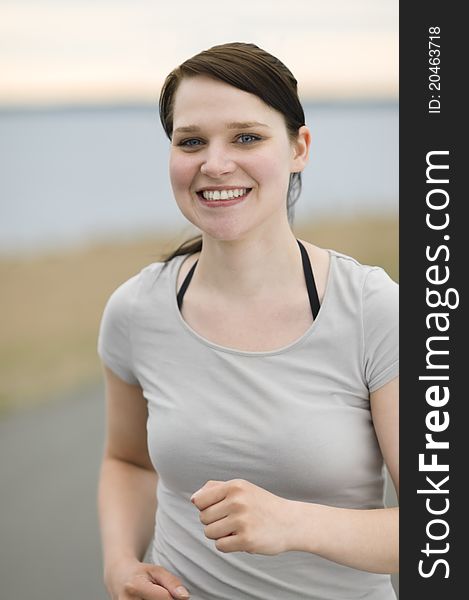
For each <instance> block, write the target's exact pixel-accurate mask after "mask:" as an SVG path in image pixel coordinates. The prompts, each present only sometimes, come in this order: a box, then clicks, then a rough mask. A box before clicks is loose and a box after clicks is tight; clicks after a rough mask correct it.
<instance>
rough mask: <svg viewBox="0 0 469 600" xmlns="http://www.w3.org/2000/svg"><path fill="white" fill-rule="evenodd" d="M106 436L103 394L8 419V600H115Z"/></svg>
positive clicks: (3, 516) (0, 489)
mask: <svg viewBox="0 0 469 600" xmlns="http://www.w3.org/2000/svg"><path fill="white" fill-rule="evenodd" d="M103 437H104V402H103V392H102V390H101V389H95V390H89V389H88V390H83V391H82V392H81V393H76V394H75V395H73V396H71V397H70V398H68V399H66V400H62V401H61V402H60V403H59V402H57V403H53V404H49V405H47V406H43V407H40V408H38V409H34V410H32V411H30V412H27V413H22V414H17V415H14V416H11V417H8V418H6V419H4V420H3V421H0V598H1V600H107V594H106V592H105V590H104V587H103V585H102V583H101V555H100V546H99V532H98V524H97V516H96V500H95V499H96V485H97V477H98V469H99V462H100V458H101V453H102V445H103ZM388 499H389V500H390V501H391V503H394V502H393V493H392V492H389V493H388ZM395 584H396V587H397V580H396V582H395Z"/></svg>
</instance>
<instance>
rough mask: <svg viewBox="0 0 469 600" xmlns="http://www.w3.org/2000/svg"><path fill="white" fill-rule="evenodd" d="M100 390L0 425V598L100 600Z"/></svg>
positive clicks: (103, 598) (103, 594) (103, 597)
mask: <svg viewBox="0 0 469 600" xmlns="http://www.w3.org/2000/svg"><path fill="white" fill-rule="evenodd" d="M103 431H104V401H103V392H102V390H101V389H95V390H89V389H87V390H83V391H82V392H81V393H76V394H74V395H73V396H71V397H69V398H67V399H65V400H64V399H62V400H61V401H60V402H54V403H50V404H47V405H46V406H41V407H40V408H35V409H33V410H30V411H28V412H22V413H19V414H15V415H12V416H8V417H4V418H3V419H2V420H1V421H0V598H1V599H2V600H3V599H5V600H59V599H60V600H106V599H107V594H106V591H105V589H104V586H103V584H102V582H101V579H102V578H101V573H102V566H101V554H100V543H99V532H98V522H97V511H96V487H97V479H98V470H99V464H100V459H101V455H102V448H103V435H104V434H103Z"/></svg>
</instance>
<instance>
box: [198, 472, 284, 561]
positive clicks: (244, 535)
mask: <svg viewBox="0 0 469 600" xmlns="http://www.w3.org/2000/svg"><path fill="white" fill-rule="evenodd" d="M191 502H193V504H194V505H195V506H196V507H197V508H198V509H199V510H200V515H199V517H200V521H201V522H202V523H203V524H204V525H205V528H204V532H205V535H206V536H207V538H209V539H211V540H215V546H216V548H217V549H218V550H220V551H221V552H248V553H249V554H268V555H273V554H279V553H280V552H285V551H287V550H288V549H289V543H288V537H289V532H290V531H291V528H292V524H293V517H292V511H291V508H292V504H293V503H292V501H290V500H287V499H285V498H280V497H279V496H275V495H274V494H271V493H270V492H268V491H267V490H264V489H263V488H261V487H258V486H257V485H254V484H253V483H250V482H249V481H246V480H244V479H232V480H230V481H207V483H206V484H205V485H204V486H203V487H201V488H200V489H199V490H198V491H197V492H195V493H194V494H193V495H192V497H191Z"/></svg>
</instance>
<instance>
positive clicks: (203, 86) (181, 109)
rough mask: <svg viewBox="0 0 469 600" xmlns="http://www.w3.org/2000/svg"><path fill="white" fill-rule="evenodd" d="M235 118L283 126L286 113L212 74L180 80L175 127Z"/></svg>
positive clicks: (175, 100)
mask: <svg viewBox="0 0 469 600" xmlns="http://www.w3.org/2000/svg"><path fill="white" fill-rule="evenodd" d="M233 121H259V122H261V123H266V124H267V125H269V126H276V125H284V120H283V115H282V114H281V113H279V112H278V111H277V110H275V109H273V108H271V107H270V106H268V105H267V104H266V103H265V102H264V101H263V100H261V99H260V98H258V97H257V96H256V95H254V94H250V93H248V92H245V91H243V90H240V89H238V88H236V87H234V86H232V85H229V84H227V83H225V82H223V81H219V80H216V79H211V78H210V77H203V76H196V77H188V78H185V79H183V80H182V81H181V83H180V84H179V87H178V89H177V91H176V94H175V99H174V106H173V128H174V129H176V128H177V127H184V126H189V125H202V124H204V123H214V122H223V123H229V122H233Z"/></svg>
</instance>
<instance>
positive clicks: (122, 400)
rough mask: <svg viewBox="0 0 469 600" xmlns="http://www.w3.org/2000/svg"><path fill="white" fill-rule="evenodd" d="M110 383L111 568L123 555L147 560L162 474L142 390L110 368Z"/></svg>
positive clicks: (103, 517)
mask: <svg viewBox="0 0 469 600" xmlns="http://www.w3.org/2000/svg"><path fill="white" fill-rule="evenodd" d="M105 382H106V413H107V420H106V423H107V425H106V442H105V449H104V456H103V462H102V466H101V474H100V480H99V491H98V508H99V518H100V525H101V537H102V546H103V555H104V556H103V558H104V568H105V570H106V568H107V567H108V566H109V565H110V564H112V563H113V562H115V561H116V560H119V559H121V558H123V557H132V558H137V559H139V560H141V559H142V558H143V556H144V554H145V551H146V549H147V547H148V544H149V543H150V540H151V537H152V532H153V526H154V519H155V511H156V496H155V490H156V484H157V474H156V472H155V470H154V469H153V466H152V464H151V462H150V458H149V456H148V450H147V445H146V439H147V438H146V419H147V407H146V403H145V399H144V398H143V395H142V390H141V389H140V387H138V386H135V385H129V384H128V383H126V382H124V381H122V380H121V379H119V378H118V377H117V376H116V375H114V373H113V372H112V371H111V370H109V369H108V368H106V367H105Z"/></svg>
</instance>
